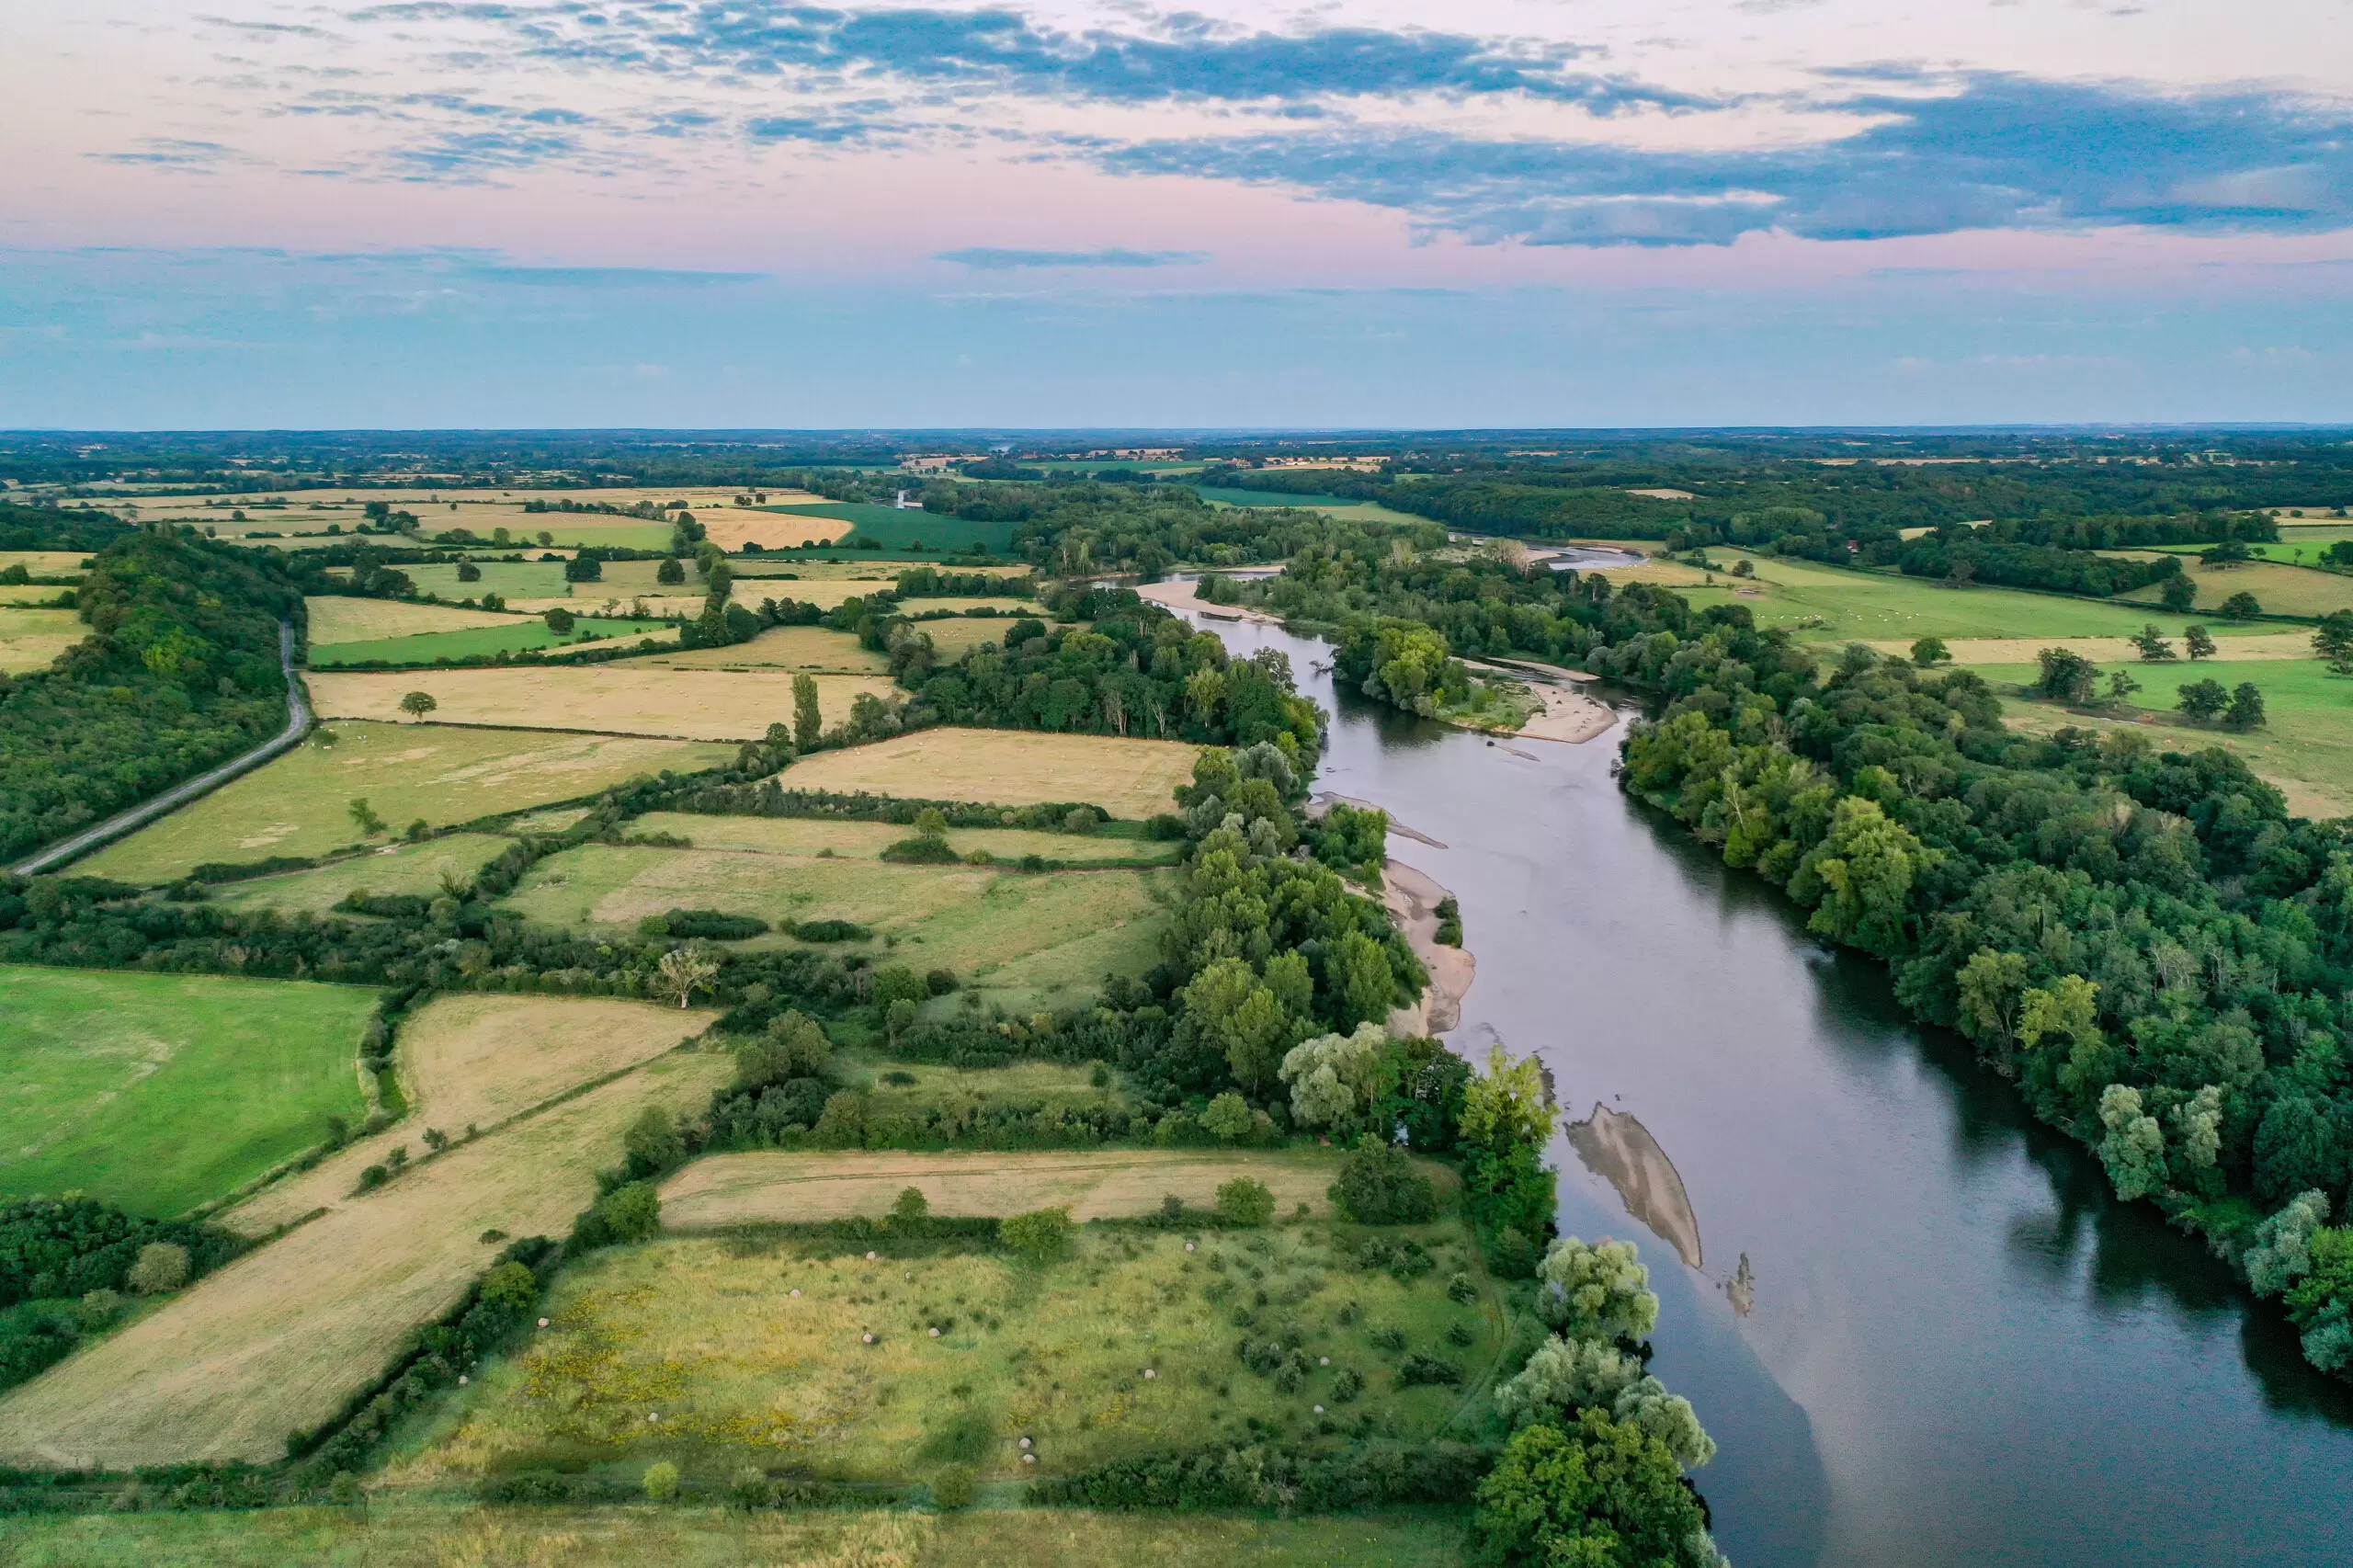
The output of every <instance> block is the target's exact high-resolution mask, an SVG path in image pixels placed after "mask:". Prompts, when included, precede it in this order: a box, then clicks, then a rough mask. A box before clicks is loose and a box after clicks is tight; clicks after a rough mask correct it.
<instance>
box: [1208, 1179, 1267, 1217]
mask: <svg viewBox="0 0 2353 1568" xmlns="http://www.w3.org/2000/svg"><path fill="white" fill-rule="evenodd" d="M1217 1212H1218V1217H1219V1218H1220V1219H1222V1220H1223V1221H1226V1223H1228V1224H1231V1225H1263V1224H1266V1223H1267V1221H1270V1220H1272V1219H1273V1218H1274V1217H1275V1194H1274V1190H1273V1189H1272V1188H1271V1187H1267V1184H1266V1183H1265V1182H1262V1181H1256V1180H1253V1179H1252V1178H1250V1177H1249V1176H1235V1177H1234V1178H1233V1180H1232V1181H1229V1182H1226V1183H1224V1184H1222V1186H1220V1187H1218V1189H1217Z"/></svg>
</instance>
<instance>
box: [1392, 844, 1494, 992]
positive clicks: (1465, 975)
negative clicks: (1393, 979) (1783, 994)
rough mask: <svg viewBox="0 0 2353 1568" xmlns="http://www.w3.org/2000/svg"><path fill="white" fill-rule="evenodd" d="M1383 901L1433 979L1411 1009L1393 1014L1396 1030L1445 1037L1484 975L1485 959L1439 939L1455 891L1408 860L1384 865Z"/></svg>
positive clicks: (1407, 942) (1393, 861)
mask: <svg viewBox="0 0 2353 1568" xmlns="http://www.w3.org/2000/svg"><path fill="white" fill-rule="evenodd" d="M1381 884H1382V885H1381V902H1382V903H1384V904H1386V905H1387V906H1388V908H1389V916H1390V918H1391V919H1392V920H1394V921H1396V922H1397V928H1398V929H1399V930H1400V931H1402V932H1404V935H1405V941H1406V944H1407V945H1408V946H1410V947H1411V948H1412V949H1414V956H1415V958H1417V959H1419V960H1422V967H1423V968H1425V969H1427V970H1428V971H1430V983H1429V984H1428V985H1427V986H1426V987H1425V988H1424V989H1423V991H1422V994H1421V996H1420V998H1419V999H1418V1000H1417V1001H1415V1004H1414V1005H1413V1006H1410V1007H1400V1008H1398V1009H1397V1010H1396V1011H1395V1012H1393V1013H1392V1014H1391V1015H1390V1016H1389V1026H1390V1028H1392V1029H1394V1030H1397V1031H1399V1032H1401V1033H1404V1034H1412V1035H1441V1034H1445V1033H1447V1032H1448V1031H1449V1030H1450V1029H1452V1028H1455V1027H1456V1026H1457V1025H1459V1024H1461V1022H1462V998H1463V997H1464V996H1465V995H1467V994H1469V993H1470V990H1471V983H1472V980H1474V979H1476V978H1477V977H1478V968H1479V960H1477V959H1475V958H1473V957H1472V956H1471V954H1469V953H1468V952H1465V951H1464V950H1463V949H1461V948H1456V947H1449V946H1448V945H1447V944H1446V943H1444V942H1441V941H1439V940H1438V905H1439V904H1441V903H1445V902H1446V901H1447V900H1448V899H1449V898H1452V897H1453V896H1454V895H1453V894H1452V893H1450V892H1447V891H1446V890H1445V889H1444V888H1442V887H1440V886H1438V883H1437V882H1436V881H1433V880H1432V879H1431V878H1430V877H1428V876H1427V875H1426V874H1425V873H1423V872H1421V871H1418V870H1415V869H1414V868H1413V867H1411V866H1408V865H1406V864H1405V863H1404V861H1402V860H1391V861H1389V862H1387V863H1386V864H1385V865H1383V866H1382V867H1381Z"/></svg>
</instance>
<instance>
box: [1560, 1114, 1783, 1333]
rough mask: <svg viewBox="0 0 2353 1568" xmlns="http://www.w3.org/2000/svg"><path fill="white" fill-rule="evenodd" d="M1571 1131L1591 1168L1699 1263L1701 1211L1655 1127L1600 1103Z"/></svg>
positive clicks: (1678, 1251) (1681, 1253)
mask: <svg viewBox="0 0 2353 1568" xmlns="http://www.w3.org/2000/svg"><path fill="white" fill-rule="evenodd" d="M1566 1131H1567V1132H1568V1135H1569V1147H1571V1148H1573V1149H1574V1150H1575V1151H1576V1152H1577V1158H1578V1159H1579V1160H1580V1161H1582V1162H1584V1165H1585V1168H1586V1169H1587V1170H1589V1171H1591V1172H1592V1173H1593V1174H1594V1175H1596V1176H1599V1177H1601V1178H1602V1179H1603V1180H1604V1181H1606V1182H1608V1184H1609V1185H1610V1186H1611V1187H1616V1188H1617V1189H1618V1196H1619V1198H1620V1199H1622V1200H1623V1201H1624V1202H1625V1205H1626V1212H1627V1213H1629V1214H1631V1215H1632V1216H1633V1217H1634V1218H1635V1219H1637V1220H1640V1221H1642V1222H1643V1224H1645V1225H1647V1226H1649V1227H1650V1230H1651V1233H1652V1234H1654V1235H1655V1236H1657V1237H1658V1238H1659V1240H1661V1241H1663V1242H1665V1244H1667V1245H1669V1246H1671V1247H1673V1248H1674V1249H1675V1255H1676V1256H1677V1257H1679V1258H1681V1259H1682V1260H1683V1261H1684V1262H1685V1263H1687V1264H1688V1265H1689V1266H1690V1267H1693V1268H1697V1267H1699V1215H1697V1214H1695V1213H1693V1212H1692V1211H1691V1196H1690V1194H1689V1193H1688V1192H1686V1191H1684V1190H1683V1176H1682V1174H1681V1173H1680V1172H1678V1171H1677V1169H1676V1168H1675V1162H1674V1161H1673V1160H1670V1159H1668V1158H1667V1157H1666V1151H1665V1150H1664V1149H1662V1148H1660V1147H1659V1146H1658V1140H1657V1139H1655V1138H1654V1137H1652V1136H1651V1131H1650V1129H1649V1128H1647V1127H1644V1126H1643V1124H1642V1123H1641V1122H1640V1121H1638V1120H1636V1119H1634V1118H1632V1117H1631V1116H1629V1115H1627V1114H1626V1113H1625V1112H1623V1111H1617V1110H1611V1109H1610V1108H1608V1106H1606V1105H1597V1106H1595V1107H1594V1108H1593V1114H1592V1115H1591V1116H1589V1117H1587V1118H1586V1119H1585V1120H1583V1121H1573V1122H1571V1123H1569V1125H1568V1127H1567V1129H1566ZM1744 1285H1745V1281H1744ZM1734 1304H1735V1305H1737V1304H1738V1303H1737V1302H1735V1303H1734Z"/></svg>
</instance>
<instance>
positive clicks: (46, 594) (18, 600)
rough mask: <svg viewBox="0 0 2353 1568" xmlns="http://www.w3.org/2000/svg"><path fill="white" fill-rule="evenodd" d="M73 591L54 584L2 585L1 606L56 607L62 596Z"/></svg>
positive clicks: (0, 591)
mask: <svg viewBox="0 0 2353 1568" xmlns="http://www.w3.org/2000/svg"><path fill="white" fill-rule="evenodd" d="M73 591H74V590H73V589H71V588H62V587H59V586H58V585H56V584H54V583H0V605H21V606H24V607H25V608H36V607H41V606H54V605H55V604H56V602H57V600H58V597H59V596H60V595H70V594H71V593H73Z"/></svg>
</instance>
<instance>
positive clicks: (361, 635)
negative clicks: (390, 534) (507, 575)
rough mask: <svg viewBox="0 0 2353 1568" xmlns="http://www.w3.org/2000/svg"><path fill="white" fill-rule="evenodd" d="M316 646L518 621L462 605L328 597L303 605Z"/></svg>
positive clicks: (370, 640) (494, 611)
mask: <svg viewBox="0 0 2353 1568" xmlns="http://www.w3.org/2000/svg"><path fill="white" fill-rule="evenodd" d="M302 608H303V609H304V611H305V612H306V613H307V615H308V618H309V619H310V623H311V626H310V633H311V641H312V642H313V643H335V642H372V641H374V640H375V639H377V638H381V637H415V636H419V635H421V634H423V633H425V632H428V631H469V630H471V629H472V628H474V627H477V626H508V625H512V624H513V623H514V622H515V620H516V619H517V618H516V617H514V616H511V615H506V614H503V613H501V612H499V611H497V610H488V609H466V608H462V607H460V606H458V605H415V604H409V603H406V602H404V601H403V600H400V599H355V598H349V597H345V596H343V595H341V594H325V595H321V596H320V597H315V598H307V599H304V600H303V601H302Z"/></svg>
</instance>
